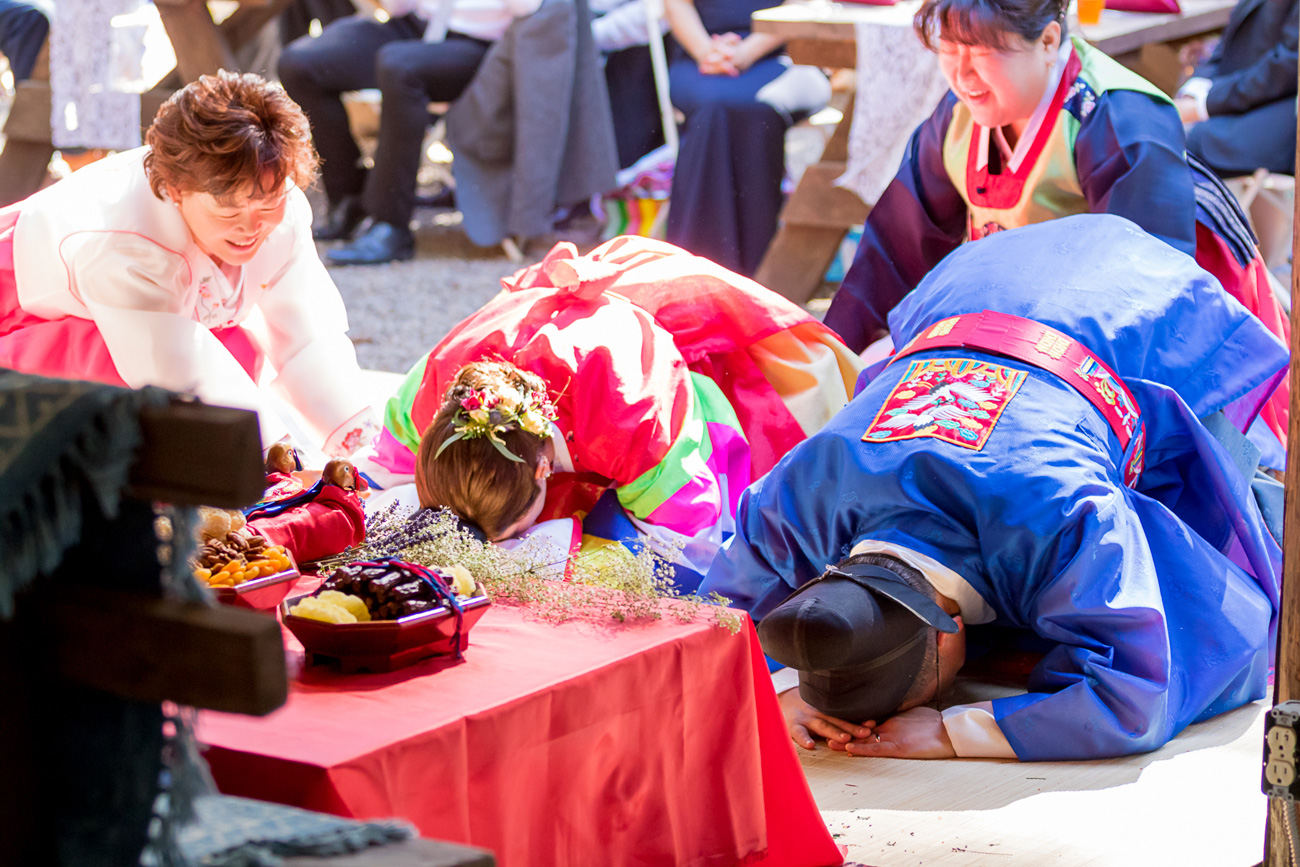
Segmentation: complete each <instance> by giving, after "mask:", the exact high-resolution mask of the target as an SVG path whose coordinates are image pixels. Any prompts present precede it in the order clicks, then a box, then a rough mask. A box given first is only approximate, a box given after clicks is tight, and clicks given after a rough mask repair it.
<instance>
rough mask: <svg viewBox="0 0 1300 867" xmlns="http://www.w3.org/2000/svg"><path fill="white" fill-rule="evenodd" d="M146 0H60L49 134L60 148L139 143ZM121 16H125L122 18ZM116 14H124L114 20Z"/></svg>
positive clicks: (52, 54)
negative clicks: (137, 21)
mask: <svg viewBox="0 0 1300 867" xmlns="http://www.w3.org/2000/svg"><path fill="white" fill-rule="evenodd" d="M142 5H143V4H142V2H141V0H58V2H57V3H55V4H54V20H53V22H51V26H50V134H51V137H52V138H51V140H52V142H53V144H54V146H55V147H56V148H70V147H86V148H107V149H109V150H129V149H131V148H135V147H139V146H140V143H141V142H140V95H139V93H140V90H142V89H143V88H142V87H140V86H139V82H138V76H139V74H138V72H137V70H138V68H139V66H140V63H141V59H142V57H143V55H144V35H143V28H142V26H140V25H134V23H133V22H128V21H126V20H125V17H126V16H131V15H132V13H136V14H137V15H138V14H139V13H140V11H141V10H140V7H141V6H142ZM119 16H122V17H121V18H119ZM114 18H119V20H118V22H117V26H116V27H115V26H114V21H113V19H114Z"/></svg>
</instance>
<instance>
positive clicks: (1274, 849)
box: [1260, 73, 1300, 867]
mask: <svg viewBox="0 0 1300 867" xmlns="http://www.w3.org/2000/svg"><path fill="white" fill-rule="evenodd" d="M1298 75H1300V73H1298ZM1298 80H1300V79H1298ZM1296 128H1297V130H1300V119H1298V120H1297V122H1296ZM1296 176H1297V177H1300V148H1297V151H1296ZM1297 304H1300V196H1297V197H1296V212H1295V225H1294V226H1293V228H1292V235H1291V309H1292V310H1295V309H1296V306H1297ZM1297 358H1300V329H1297V328H1296V327H1295V324H1294V320H1292V327H1291V373H1290V383H1291V417H1290V421H1289V422H1288V424H1287V439H1286V475H1285V483H1286V485H1285V487H1286V510H1285V518H1284V521H1283V530H1282V536H1283V539H1284V542H1283V547H1282V610H1281V611H1279V612H1278V624H1277V660H1276V669H1275V672H1274V676H1273V704H1275V705H1276V704H1278V703H1279V702H1284V701H1289V700H1291V699H1300V497H1297V496H1294V494H1295V492H1296V490H1297V486H1300V448H1297V441H1298V440H1300V403H1297V397H1300V364H1298V363H1297V362H1296V359H1297ZM1260 734H1261V739H1260V750H1261V751H1262V750H1263V738H1262V735H1263V732H1260ZM1293 809H1295V807H1294V805H1292V804H1289V803H1287V802H1285V801H1277V800H1274V799H1271V798H1270V799H1269V805H1268V823H1267V825H1266V826H1265V828H1266V830H1265V834H1264V864H1265V865H1266V867H1284V865H1290V867H1300V865H1296V864H1291V855H1290V849H1289V847H1288V846H1287V837H1286V827H1285V826H1286V822H1287V816H1286V812H1285V811H1286V810H1293ZM1296 844H1297V845H1298V846H1300V840H1297V841H1296Z"/></svg>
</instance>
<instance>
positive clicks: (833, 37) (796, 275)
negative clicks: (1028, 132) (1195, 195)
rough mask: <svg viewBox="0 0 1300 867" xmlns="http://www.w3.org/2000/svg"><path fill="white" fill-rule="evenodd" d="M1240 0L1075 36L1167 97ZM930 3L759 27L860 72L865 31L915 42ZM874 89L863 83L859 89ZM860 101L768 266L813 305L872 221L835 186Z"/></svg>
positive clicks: (802, 193) (797, 51) (793, 51)
mask: <svg viewBox="0 0 1300 867" xmlns="http://www.w3.org/2000/svg"><path fill="white" fill-rule="evenodd" d="M1234 3H1235V0H1181V5H1182V9H1183V11H1182V12H1181V13H1178V14H1163V13H1161V14H1156V13H1148V12H1118V11H1116V10H1114V9H1106V10H1104V11H1103V12H1102V15H1101V20H1100V21H1099V22H1098V23H1097V24H1093V25H1087V26H1081V25H1079V24H1078V23H1077V22H1076V21H1075V20H1074V16H1073V14H1071V17H1070V21H1069V24H1070V31H1071V32H1072V33H1081V34H1082V35H1083V37H1084V38H1085V39H1087V40H1088V42H1089V43H1091V44H1092V45H1094V46H1096V47H1097V48H1100V49H1101V50H1102V51H1104V52H1106V53H1107V54H1109V55H1110V56H1111V57H1114V58H1115V59H1116V60H1118V61H1120V62H1121V63H1123V64H1124V65H1125V66H1127V67H1129V68H1130V69H1133V70H1134V71H1136V72H1138V73H1139V74H1141V75H1142V76H1144V77H1145V78H1147V80H1149V81H1151V82H1152V83H1153V84H1155V85H1157V86H1158V87H1160V88H1161V89H1162V90H1164V91H1165V92H1167V93H1171V94H1172V93H1173V91H1174V90H1175V89H1176V88H1177V87H1178V85H1179V83H1180V82H1181V80H1182V77H1183V72H1184V70H1183V69H1182V64H1181V62H1180V59H1179V49H1180V48H1181V47H1182V45H1183V44H1185V43H1186V42H1188V41H1190V40H1192V39H1196V38H1200V37H1204V36H1206V35H1209V34H1212V33H1214V32H1216V31H1218V30H1221V29H1223V26H1224V25H1225V24H1226V23H1227V21H1228V15H1229V14H1230V13H1231V11H1232V7H1233V5H1234ZM919 6H920V0H903V2H901V3H898V4H897V5H895V6H871V5H867V4H862V3H832V2H827V0H808V2H796V3H787V4H786V5H784V6H778V7H776V8H773V9H763V10H760V11H758V12H755V13H754V18H753V20H754V30H756V31H758V32H763V33H773V34H776V35H778V36H781V37H783V38H784V39H785V40H786V48H787V51H788V52H789V54H790V58H791V59H792V60H793V61H794V62H795V63H802V64H809V65H812V66H821V67H835V68H844V69H849V68H854V67H856V66H857V65H858V55H857V50H858V46H857V27H858V25H859V24H875V25H883V26H892V27H898V28H899V29H900V33H899V38H909V39H910V38H913V37H912V33H911V29H912V16H913V15H914V14H915V13H916V10H917V8H918V7H919ZM869 86H870V82H868V81H859V83H858V92H859V93H862V92H863V89H864V88H866V87H869ZM852 123H853V104H852V103H850V104H849V105H848V106H847V107H846V109H845V111H844V117H843V119H842V120H841V121H840V123H839V125H838V126H837V127H836V129H835V132H834V134H833V135H832V136H831V138H830V140H829V142H828V143H827V145H826V148H825V150H824V151H823V152H822V156H821V160H820V161H819V162H818V163H817V164H815V165H813V166H810V167H809V168H808V170H807V171H806V172H805V173H804V175H803V177H802V178H801V179H800V182H799V185H798V186H797V187H796V188H795V191H794V192H793V193H792V194H791V195H790V198H789V199H788V200H787V202H786V205H785V208H784V210H783V211H782V212H781V224H780V227H779V228H778V229H777V233H776V236H775V237H774V238H773V239H772V243H771V245H770V246H769V247H768V249H767V254H766V255H765V256H764V257H763V261H762V262H761V263H760V265H759V268H758V272H757V273H756V274H755V279H756V280H757V281H758V282H759V283H762V284H763V285H764V286H767V287H768V288H769V289H773V290H775V291H777V292H779V293H781V294H782V295H784V296H786V297H787V298H789V299H790V300H792V301H794V302H796V303H798V304H803V303H806V302H807V300H808V299H809V298H810V297H812V295H813V293H814V292H815V291H816V290H817V288H818V286H820V284H821V281H822V276H823V275H824V274H825V273H826V269H827V266H829V264H830V262H831V259H832V258H833V257H834V256H835V254H836V252H837V251H838V249H839V245H840V242H841V241H843V239H844V235H845V233H846V232H847V231H848V229H849V228H850V227H852V226H854V225H857V224H859V223H861V222H862V221H863V220H865V219H866V216H867V213H868V211H869V210H870V208H869V207H868V205H867V204H865V203H864V202H863V201H862V200H861V199H859V198H858V197H857V196H856V195H855V194H854V193H852V192H850V191H849V190H845V189H841V188H839V187H836V186H835V185H834V182H835V180H836V179H837V178H839V177H840V176H841V175H843V174H844V172H845V169H846V168H847V167H848V156H849V152H848V144H849V134H850V129H851V126H852Z"/></svg>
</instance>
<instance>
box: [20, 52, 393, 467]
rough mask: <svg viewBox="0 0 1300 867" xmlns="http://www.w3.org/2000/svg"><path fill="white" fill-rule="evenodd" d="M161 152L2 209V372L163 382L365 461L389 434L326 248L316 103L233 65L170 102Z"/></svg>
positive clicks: (133, 155) (156, 148) (271, 432)
mask: <svg viewBox="0 0 1300 867" xmlns="http://www.w3.org/2000/svg"><path fill="white" fill-rule="evenodd" d="M146 141H147V145H146V146H145V147H142V148H138V149H135V150H130V151H125V152H122V153H119V154H117V155H115V156H113V157H110V158H108V159H105V160H102V161H100V162H98V163H95V164H94V165H91V166H88V167H87V168H84V169H82V170H81V171H78V172H76V173H75V174H73V175H71V176H70V177H68V178H67V179H66V180H63V181H60V182H59V183H57V184H55V185H53V186H51V187H49V188H47V189H44V190H42V191H40V192H38V193H36V194H34V195H32V196H30V197H29V198H27V199H25V200H23V201H21V202H18V203H17V204H15V205H12V206H10V207H8V208H5V209H2V210H0V367H8V368H12V369H14V370H20V371H23V372H25V373H34V374H39V375H43V376H52V377H62V378H70V379H89V380H94V381H98V382H107V383H112V384H118V385H126V386H130V387H132V388H138V387H141V386H145V385H156V386H161V387H164V388H168V389H172V390H175V391H181V392H190V393H193V394H196V395H198V396H199V397H200V398H201V399H203V400H205V401H206V402H208V403H213V404H220V405H227V406H237V407H244V408H248V409H254V410H256V411H257V412H258V414H259V418H260V420H261V428H262V437H263V442H264V443H271V442H275V441H277V440H280V439H282V438H283V437H284V436H285V435H286V434H287V430H288V428H287V427H286V425H285V423H284V422H283V421H282V420H281V419H280V418H279V417H278V415H277V413H276V412H275V411H274V409H273V408H272V406H271V405H270V404H269V403H268V399H267V398H268V396H267V395H266V394H265V393H264V391H263V390H262V389H261V388H260V385H261V384H262V382H263V380H264V377H263V376H262V366H263V363H264V362H267V363H269V365H270V367H271V368H272V369H273V370H274V374H275V375H274V378H273V379H270V377H266V378H265V379H267V380H268V381H269V384H271V385H274V387H275V389H276V391H277V392H278V393H279V394H280V395H281V396H282V397H283V398H284V399H285V400H286V401H287V403H288V404H289V406H290V407H292V408H293V409H294V410H295V411H296V412H297V413H298V414H299V415H301V416H302V420H303V421H304V422H305V424H306V428H307V433H308V435H309V436H310V437H311V438H312V439H313V440H314V441H312V442H307V443H304V445H308V446H311V447H313V448H320V449H321V450H322V451H323V452H325V453H326V454H328V455H331V456H338V455H344V454H348V453H350V452H351V451H353V450H354V449H355V448H356V447H357V445H359V444H361V443H362V442H363V441H368V440H369V438H370V434H371V433H372V432H373V429H372V428H373V422H371V416H372V414H371V412H370V409H369V406H368V402H367V400H366V399H365V398H364V396H363V392H362V390H361V388H360V387H359V383H358V380H359V370H358V367H357V361H356V354H355V352H354V350H353V348H352V344H351V342H350V341H349V340H348V338H347V335H346V332H347V328H348V323H347V315H346V313H345V311H344V309H343V301H342V299H341V298H340V297H339V293H338V290H337V289H336V288H335V286H334V283H333V281H332V280H331V279H330V277H329V275H328V273H327V272H326V271H325V268H324V266H322V265H321V262H320V259H319V258H318V256H317V254H316V248H315V246H314V244H313V243H312V239H311V209H310V206H309V205H308V203H307V199H306V196H305V195H304V194H303V189H304V188H305V187H306V186H307V185H308V184H309V183H310V182H311V181H312V179H313V177H314V173H315V170H316V163H317V159H316V154H315V152H314V151H313V150H312V146H311V134H310V130H309V128H308V125H307V119H306V117H305V116H304V115H303V113H302V110H301V109H300V108H298V106H297V105H296V104H294V102H293V101H292V100H290V99H289V98H288V97H287V96H286V95H285V93H284V91H283V90H282V89H281V88H279V87H277V86H275V85H272V84H269V83H267V82H266V81H264V80H262V79H261V78H259V77H257V76H255V75H236V74H233V73H228V72H220V73H218V74H217V75H212V76H203V77H202V78H200V79H199V80H198V81H196V82H193V83H192V84H190V85H188V86H187V87H185V88H184V89H182V90H180V91H178V92H177V93H176V94H175V95H174V96H172V98H171V99H169V100H168V101H167V103H166V104H165V105H164V106H163V107H162V109H160V110H159V112H158V116H157V117H156V118H155V119H154V122H153V124H152V125H151V126H150V128H149V131H148V133H147V135H146Z"/></svg>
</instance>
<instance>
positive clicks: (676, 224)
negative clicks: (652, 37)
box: [665, 0, 831, 276]
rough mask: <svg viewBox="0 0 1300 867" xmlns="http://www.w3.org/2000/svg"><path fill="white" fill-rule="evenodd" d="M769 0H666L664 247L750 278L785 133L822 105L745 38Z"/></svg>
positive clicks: (773, 44)
mask: <svg viewBox="0 0 1300 867" xmlns="http://www.w3.org/2000/svg"><path fill="white" fill-rule="evenodd" d="M771 5H772V4H771V2H770V0H667V2H666V3H665V9H666V10H667V13H668V21H669V23H670V24H671V25H672V32H673V39H674V42H673V44H672V45H671V46H670V49H671V53H670V55H669V68H668V75H669V81H670V88H669V90H670V92H671V93H672V100H673V105H674V106H676V107H677V108H678V109H680V110H681V111H682V113H683V114H684V115H685V116H686V122H685V124H684V126H683V128H682V138H681V146H680V150H679V152H678V154H677V165H676V167H675V168H674V170H673V186H672V192H671V197H672V204H671V206H670V207H669V210H668V230H667V231H668V234H667V238H668V241H669V242H670V243H673V244H676V245H678V246H679V247H682V248H684V249H687V250H690V251H691V252H692V253H695V254H696V255H699V256H703V257H705V258H706V259H712V260H713V261H714V262H717V263H718V264H719V265H721V266H723V267H724V268H729V269H731V270H733V271H736V272H737V273H740V274H744V275H746V276H752V275H753V273H754V272H755V271H756V270H757V269H758V264H759V262H760V261H761V260H762V258H763V253H764V252H765V251H766V250H767V245H768V243H769V242H770V241H771V240H772V235H774V234H775V233H776V218H777V214H778V213H779V212H780V210H781V201H782V197H781V180H782V179H783V178H784V177H785V131H786V130H787V129H788V128H789V127H790V125H791V124H792V123H793V122H794V121H795V119H796V116H797V115H802V114H807V113H810V112H814V111H817V110H819V109H821V108H823V107H824V106H825V105H826V103H827V102H828V101H829V100H830V97H831V88H830V82H829V81H828V80H827V78H826V76H825V75H823V74H822V72H821V71H820V70H818V69H816V68H814V67H811V66H791V65H790V61H789V58H787V57H785V56H783V55H782V54H781V52H780V49H781V44H782V40H781V39H779V38H778V37H775V36H772V35H771V34H768V33H751V32H750V17H751V16H752V15H753V13H754V12H757V11H758V10H759V9H763V8H766V7H769V6H771Z"/></svg>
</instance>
